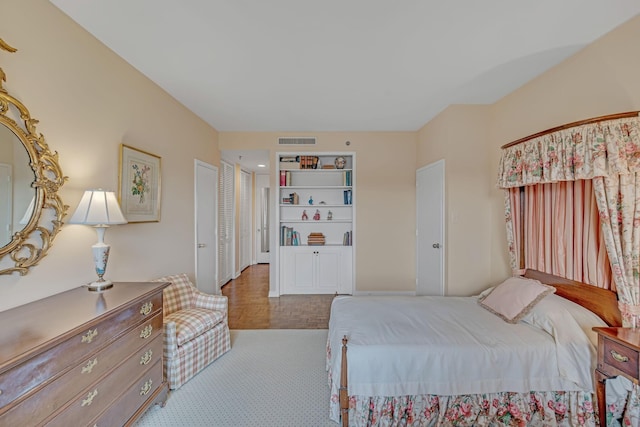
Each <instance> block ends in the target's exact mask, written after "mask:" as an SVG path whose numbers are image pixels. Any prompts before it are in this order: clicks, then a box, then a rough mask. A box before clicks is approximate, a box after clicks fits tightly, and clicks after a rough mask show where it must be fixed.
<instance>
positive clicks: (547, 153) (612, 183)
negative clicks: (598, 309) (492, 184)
mask: <svg viewBox="0 0 640 427" xmlns="http://www.w3.org/2000/svg"><path fill="white" fill-rule="evenodd" d="M639 171H640V119H639V118H638V116H637V115H635V116H633V117H625V118H619V119H613V120H604V121H599V122H596V123H589V124H584V125H578V126H575V127H570V128H567V129H562V130H558V131H556V132H551V133H547V134H544V135H541V136H539V137H535V138H531V139H528V140H526V141H524V142H522V143H520V144H517V145H512V146H509V147H506V148H504V149H503V152H502V158H501V160H500V168H499V174H498V186H499V187H501V188H504V189H509V188H514V187H522V186H528V185H534V184H547V183H553V182H561V181H575V180H580V179H584V180H593V187H594V191H595V193H596V201H597V204H598V211H599V213H600V221H601V226H602V231H603V233H604V238H605V245H606V247H607V252H608V255H609V259H610V261H611V268H612V270H613V279H614V282H615V287H616V289H617V291H618V298H619V300H620V311H621V312H622V315H623V321H624V324H625V325H630V321H631V319H632V316H633V315H637V314H640V307H639V306H640V275H639V268H638V256H639V255H640V253H639V248H640V244H639V243H640V240H639V239H640V210H639V207H640V205H639V204H638V197H636V195H637V194H638V190H637V186H636V185H635V184H636V174H637V173H638V172H639ZM510 202H511V198H510V197H509V196H506V197H505V207H506V210H505V212H507V218H506V220H507V228H508V232H507V239H510V240H511V241H510V242H509V250H510V251H517V246H515V240H514V238H513V236H514V235H516V234H517V233H516V231H515V229H514V228H513V225H514V223H513V220H512V219H510V218H509V217H510V214H511V212H512V210H513V207H512V206H510ZM518 259H519V256H518V255H517V254H513V253H511V254H510V260H511V262H512V268H513V269H514V271H516V270H517V269H518V268H519V265H515V264H514V263H515V262H517V260H518Z"/></svg>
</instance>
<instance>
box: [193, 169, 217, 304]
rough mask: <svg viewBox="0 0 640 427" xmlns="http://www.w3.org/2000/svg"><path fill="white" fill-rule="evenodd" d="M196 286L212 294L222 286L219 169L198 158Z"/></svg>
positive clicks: (196, 176)
mask: <svg viewBox="0 0 640 427" xmlns="http://www.w3.org/2000/svg"><path fill="white" fill-rule="evenodd" d="M195 181H196V182H195V206H194V211H195V215H196V217H195V225H196V227H195V228H196V230H195V231H196V286H197V287H198V289H200V290H201V291H203V292H206V293H208V294H219V293H220V288H219V287H218V219H217V218H218V168H216V167H215V166H213V165H210V164H208V163H204V162H201V161H200V160H196V161H195Z"/></svg>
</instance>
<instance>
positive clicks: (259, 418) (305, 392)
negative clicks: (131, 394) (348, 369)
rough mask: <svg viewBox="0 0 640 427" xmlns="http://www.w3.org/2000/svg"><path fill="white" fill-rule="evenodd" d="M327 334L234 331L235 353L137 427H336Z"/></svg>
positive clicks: (154, 409)
mask: <svg viewBox="0 0 640 427" xmlns="http://www.w3.org/2000/svg"><path fill="white" fill-rule="evenodd" d="M327 334H328V331H327V330H326V329H320V330H318V329H315V330H313V329H263V330H232V331H231V350H229V351H228V352H227V353H226V354H224V355H223V356H222V357H220V358H219V359H218V360H216V361H214V362H213V363H212V364H211V365H209V366H208V367H207V368H205V369H204V370H203V371H201V372H200V373H199V374H198V375H196V376H195V377H193V378H192V379H191V380H190V381H188V382H187V383H186V384H185V385H183V386H182V387H180V388H179V389H178V390H175V391H172V392H171V393H170V394H169V398H168V399H167V405H166V406H165V407H164V408H160V407H159V406H157V405H156V406H154V407H152V408H150V409H149V410H148V411H147V412H146V413H145V414H144V415H143V416H142V418H140V420H138V422H137V423H136V424H135V426H136V427H162V426H170V427H176V426H190V427H191V426H193V427H196V426H214V427H227V426H229V427H232V426H233V427H253V426H255V427H270V426H273V427H286V426H291V427H325V426H326V427H337V426H338V424H337V423H334V422H332V421H331V420H329V386H328V384H327V372H326V370H325V354H326V344H327Z"/></svg>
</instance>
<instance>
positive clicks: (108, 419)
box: [89, 361, 167, 427]
mask: <svg viewBox="0 0 640 427" xmlns="http://www.w3.org/2000/svg"><path fill="white" fill-rule="evenodd" d="M160 386H162V387H165V388H166V387H167V385H166V383H163V372H162V361H158V362H156V364H155V365H154V366H153V367H152V368H151V369H150V370H149V371H147V372H146V373H145V374H144V375H143V376H142V377H141V378H139V379H138V381H136V383H135V384H133V385H132V386H131V388H129V389H128V390H127V391H125V393H124V394H123V395H122V396H120V398H118V400H117V401H116V402H115V403H114V404H113V405H112V406H111V407H110V408H109V409H108V410H106V411H105V412H103V413H102V414H101V415H100V416H99V417H98V419H97V420H95V421H94V422H92V423H89V425H90V426H94V427H112V426H123V425H125V423H126V422H127V421H129V419H130V418H131V416H132V414H135V413H136V411H137V410H138V408H140V407H141V406H142V405H144V404H145V402H146V400H147V399H148V398H149V397H151V396H152V395H153V393H155V392H156V391H157V390H158V388H159V387H160Z"/></svg>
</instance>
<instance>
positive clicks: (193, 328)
mask: <svg viewBox="0 0 640 427" xmlns="http://www.w3.org/2000/svg"><path fill="white" fill-rule="evenodd" d="M224 318H225V316H224V313H223V312H220V311H211V310H205V309H202V308H187V309H184V310H180V311H176V312H175V313H172V314H170V315H168V316H167V317H166V319H165V322H175V323H176V338H177V344H178V345H179V346H180V345H182V344H184V343H186V342H187V341H191V340H192V339H194V338H196V337H197V336H199V335H200V334H202V333H203V332H205V331H208V330H210V329H211V328H213V327H214V326H215V325H216V324H218V323H220V322H222V321H223V320H224Z"/></svg>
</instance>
